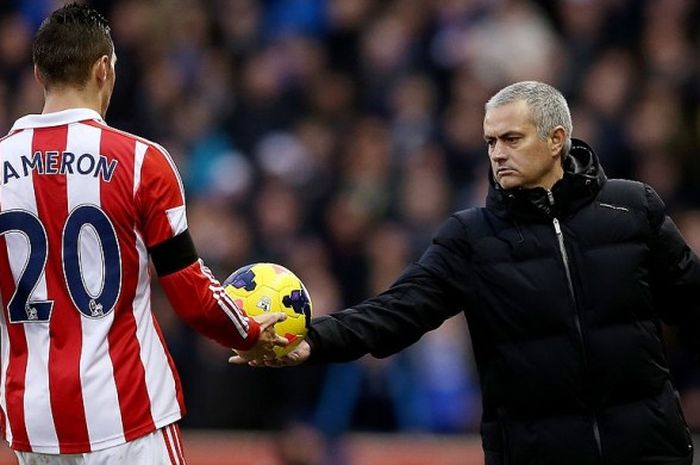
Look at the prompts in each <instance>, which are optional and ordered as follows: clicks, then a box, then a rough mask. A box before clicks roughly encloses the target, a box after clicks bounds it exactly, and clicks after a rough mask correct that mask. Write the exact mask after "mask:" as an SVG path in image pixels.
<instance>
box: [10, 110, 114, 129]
mask: <svg viewBox="0 0 700 465" xmlns="http://www.w3.org/2000/svg"><path fill="white" fill-rule="evenodd" d="M89 119H94V120H97V121H100V122H104V121H103V120H102V117H101V116H100V114H99V113H97V112H96V111H95V110H92V109H90V108H70V109H68V110H63V111H57V112H54V113H43V114H33V115H26V116H23V117H21V118H20V119H18V120H17V121H15V124H14V125H13V126H12V129H10V132H13V131H18V130H20V129H30V128H47V127H51V126H62V125H64V124H69V123H76V122H78V121H85V120H89Z"/></svg>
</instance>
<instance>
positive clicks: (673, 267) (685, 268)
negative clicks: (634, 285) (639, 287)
mask: <svg viewBox="0 0 700 465" xmlns="http://www.w3.org/2000/svg"><path fill="white" fill-rule="evenodd" d="M646 194H647V201H648V212H649V221H650V224H651V228H652V232H651V241H650V245H649V246H650V251H651V257H652V263H651V283H650V284H651V289H652V293H653V298H654V305H655V307H656V308H657V310H658V311H659V314H660V316H661V318H662V320H663V321H664V322H665V323H667V324H670V325H674V326H678V328H679V337H680V340H681V343H682V344H683V345H684V346H686V347H687V348H689V349H691V350H693V351H694V352H696V353H700V305H698V302H699V301H698V296H700V260H699V259H698V256H697V255H696V254H695V253H694V252H693V251H692V250H691V248H690V247H689V246H688V244H687V243H686V242H685V239H683V236H681V233H680V231H679V230H678V228H677V227H676V225H675V224H674V223H673V221H672V220H671V218H669V217H668V216H667V215H666V213H665V206H664V203H663V201H662V200H661V198H660V197H659V196H658V194H657V193H656V192H654V190H653V189H652V188H651V187H648V186H647V187H646Z"/></svg>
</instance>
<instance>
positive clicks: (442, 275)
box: [307, 217, 470, 362]
mask: <svg viewBox="0 0 700 465" xmlns="http://www.w3.org/2000/svg"><path fill="white" fill-rule="evenodd" d="M466 243H467V240H466V235H465V234H464V229H463V226H462V224H461V222H460V221H459V220H458V219H457V218H455V217H452V218H450V219H449V220H448V221H447V222H446V223H445V224H444V225H443V227H442V228H441V230H440V232H439V233H438V234H437V236H436V237H435V239H434V240H433V243H432V245H430V247H428V249H427V250H426V251H425V253H424V254H423V256H422V257H421V258H420V260H419V261H418V262H417V263H414V264H412V265H410V266H409V267H408V268H407V269H406V270H404V272H403V273H402V275H401V276H400V277H399V278H398V280H397V281H396V282H395V283H394V284H393V285H392V286H391V287H390V288H389V289H388V290H387V291H385V292H383V293H382V294H380V295H378V296H376V297H373V298H371V299H368V300H366V301H364V302H362V303H360V304H358V305H355V306H353V307H351V308H348V309H346V310H343V311H340V312H337V313H333V314H330V315H327V316H323V317H319V318H316V319H314V320H313V322H312V325H311V328H310V330H309V333H308V336H307V339H308V341H309V344H310V345H311V361H312V362H342V361H348V360H354V359H357V358H360V357H362V356H363V355H365V354H368V353H369V354H372V355H373V356H375V357H379V358H383V357H387V356H389V355H391V354H394V353H396V352H398V351H400V350H401V349H403V348H405V347H408V346H409V345H411V344H413V343H414V342H416V341H417V340H418V339H420V337H421V336H422V335H423V334H425V333H426V332H428V331H430V330H433V329H435V328H437V327H438V326H440V325H441V324H442V322H443V321H445V320H446V319H447V318H450V317H451V316H454V315H455V314H457V313H458V312H459V311H461V310H462V309H463V308H462V307H463V302H464V294H465V293H466V292H468V287H469V283H470V280H469V279H468V276H467V274H468V256H469V254H468V250H467V248H466Z"/></svg>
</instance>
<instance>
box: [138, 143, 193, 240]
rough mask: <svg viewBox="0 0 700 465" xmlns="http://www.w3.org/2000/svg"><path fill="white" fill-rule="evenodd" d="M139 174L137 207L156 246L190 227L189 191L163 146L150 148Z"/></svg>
mask: <svg viewBox="0 0 700 465" xmlns="http://www.w3.org/2000/svg"><path fill="white" fill-rule="evenodd" d="M139 174H140V177H141V180H140V183H139V187H138V189H137V191H136V197H135V200H136V206H137V209H138V212H139V221H140V225H141V231H142V234H143V238H144V241H145V243H146V247H153V246H154V245H156V244H159V243H161V242H163V241H166V240H168V239H170V238H172V237H174V236H177V235H178V234H180V233H182V232H184V231H185V230H187V215H186V211H185V192H184V189H183V187H182V181H181V179H180V174H179V173H178V170H177V167H176V166H175V163H174V162H173V160H172V158H171V157H170V155H169V154H168V152H167V151H165V149H163V148H162V147H158V146H149V147H148V149H147V150H146V153H145V155H144V157H143V164H142V166H141V170H140V173H139Z"/></svg>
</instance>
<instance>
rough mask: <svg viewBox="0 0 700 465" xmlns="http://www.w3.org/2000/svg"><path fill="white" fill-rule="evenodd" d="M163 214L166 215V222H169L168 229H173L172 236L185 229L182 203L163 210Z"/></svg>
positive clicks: (185, 223) (185, 220)
mask: <svg viewBox="0 0 700 465" xmlns="http://www.w3.org/2000/svg"><path fill="white" fill-rule="evenodd" d="M165 214H166V215H167V216H168V223H170V229H172V230H173V236H177V235H178V234H180V233H182V232H184V231H185V230H186V229H187V215H186V214H185V206H184V205H180V206H179V207H174V208H170V209H168V210H165Z"/></svg>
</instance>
